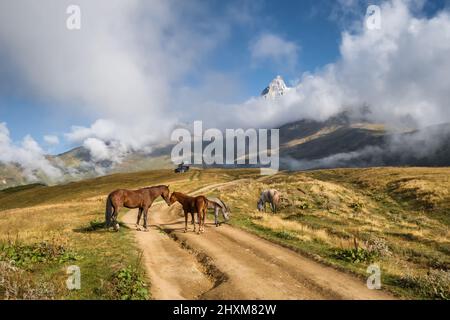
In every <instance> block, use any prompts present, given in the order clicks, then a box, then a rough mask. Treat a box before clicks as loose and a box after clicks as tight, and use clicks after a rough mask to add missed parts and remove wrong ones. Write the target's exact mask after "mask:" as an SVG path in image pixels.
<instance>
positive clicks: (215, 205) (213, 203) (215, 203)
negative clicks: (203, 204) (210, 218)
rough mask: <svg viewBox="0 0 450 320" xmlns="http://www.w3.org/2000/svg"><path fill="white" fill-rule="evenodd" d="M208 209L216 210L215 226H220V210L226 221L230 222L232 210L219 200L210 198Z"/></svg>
mask: <svg viewBox="0 0 450 320" xmlns="http://www.w3.org/2000/svg"><path fill="white" fill-rule="evenodd" d="M208 209H214V224H215V225H216V227H218V226H219V225H220V223H219V210H220V211H221V212H222V216H223V218H224V219H225V221H228V220H230V214H231V211H230V208H228V206H227V205H226V204H225V202H223V201H222V200H220V199H219V198H208Z"/></svg>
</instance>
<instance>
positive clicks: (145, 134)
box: [0, 0, 227, 150]
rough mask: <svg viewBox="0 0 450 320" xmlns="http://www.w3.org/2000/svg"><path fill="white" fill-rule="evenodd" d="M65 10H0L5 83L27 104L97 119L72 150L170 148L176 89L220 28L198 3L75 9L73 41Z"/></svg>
mask: <svg viewBox="0 0 450 320" xmlns="http://www.w3.org/2000/svg"><path fill="white" fill-rule="evenodd" d="M70 4H72V1H69V0H62V1H55V0H43V1H32V0H31V1H13V2H4V1H2V2H0V47H1V48H2V59H1V60H0V69H2V70H6V71H8V72H7V74H8V75H14V77H8V79H6V80H5V79H3V81H6V82H7V83H8V84H9V85H10V86H12V87H18V88H22V89H21V90H23V91H24V92H25V93H26V94H27V95H28V96H29V97H30V98H31V99H40V98H42V99H45V101H52V102H53V103H51V105H55V106H58V108H63V109H66V110H67V111H68V113H69V114H72V113H73V114H77V115H82V116H87V117H89V118H90V119H97V120H96V121H94V122H93V124H92V125H91V126H88V127H80V126H78V127H73V129H72V131H71V132H70V133H69V136H70V137H71V138H73V140H77V139H76V138H75V137H80V136H83V139H84V140H86V139H88V138H96V139H100V140H103V142H105V143H107V142H112V141H115V142H116V143H117V144H120V145H121V146H123V147H125V148H128V149H129V150H132V149H136V148H146V147H147V146H148V145H150V144H152V143H155V142H159V141H160V140H161V139H166V138H168V137H169V129H170V128H171V126H172V125H174V124H175V123H176V122H177V121H178V117H177V113H176V112H173V111H172V110H171V106H172V105H173V97H172V96H173V95H174V92H176V91H177V86H178V85H179V82H180V79H182V78H183V77H184V76H185V75H186V74H187V73H188V72H191V71H193V70H197V68H195V67H197V66H199V65H200V64H201V63H202V59H203V58H204V57H205V55H207V54H208V53H209V52H210V50H211V49H212V48H214V47H215V46H216V44H217V43H219V42H220V41H221V40H222V39H223V38H224V37H226V36H227V28H226V26H224V25H223V24H222V23H219V22H217V21H215V20H214V19H212V18H211V17H209V16H208V14H207V12H204V11H202V9H201V8H198V4H197V3H191V2H185V1H166V0H153V1H143V0H130V1H122V0H111V1H109V0H108V1H103V0H98V1H91V0H80V1H77V5H79V7H80V9H81V30H75V31H70V30H68V29H67V28H66V19H67V17H68V15H67V14H66V8H67V6H68V5H70ZM199 69H200V68H199ZM0 80H2V79H0ZM14 83H15V84H16V85H15V86H14V85H13V84H14ZM84 140H81V141H79V142H80V143H81V144H83V142H84ZM107 145H108V146H109V145H111V143H107Z"/></svg>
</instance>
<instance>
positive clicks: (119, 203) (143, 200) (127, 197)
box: [105, 185, 170, 231]
mask: <svg viewBox="0 0 450 320" xmlns="http://www.w3.org/2000/svg"><path fill="white" fill-rule="evenodd" d="M169 195H170V191H169V186H164V185H161V186H154V187H146V188H142V189H138V190H127V189H118V190H115V191H113V192H111V193H110V194H109V195H108V198H107V199H106V211H105V220H106V227H110V226H111V225H113V226H114V229H115V230H116V231H117V230H118V226H119V224H118V223H117V217H118V215H119V210H120V208H121V207H125V208H129V209H135V208H139V213H138V216H137V222H136V228H137V229H138V230H139V221H140V220H141V216H142V213H144V229H145V231H147V212H148V209H149V208H150V207H151V205H152V204H153V201H155V199H156V198H158V197H159V196H161V197H162V198H163V199H164V201H166V203H167V205H170V203H169Z"/></svg>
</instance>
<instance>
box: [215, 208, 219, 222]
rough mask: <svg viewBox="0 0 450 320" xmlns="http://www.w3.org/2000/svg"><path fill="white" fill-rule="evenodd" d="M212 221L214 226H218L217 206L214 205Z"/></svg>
mask: <svg viewBox="0 0 450 320" xmlns="http://www.w3.org/2000/svg"><path fill="white" fill-rule="evenodd" d="M214 223H215V225H216V227H218V226H219V208H218V207H217V206H214Z"/></svg>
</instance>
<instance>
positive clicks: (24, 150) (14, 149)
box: [0, 122, 62, 181]
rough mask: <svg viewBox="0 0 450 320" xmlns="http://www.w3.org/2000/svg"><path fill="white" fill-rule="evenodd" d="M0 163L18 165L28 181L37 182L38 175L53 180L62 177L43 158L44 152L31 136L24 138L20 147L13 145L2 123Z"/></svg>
mask: <svg viewBox="0 0 450 320" xmlns="http://www.w3.org/2000/svg"><path fill="white" fill-rule="evenodd" d="M0 162H2V163H10V164H19V165H20V166H21V167H22V169H23V173H24V176H25V177H26V178H27V179H28V180H29V181H34V180H37V179H38V175H39V174H40V173H44V174H45V175H46V176H47V177H48V178H50V179H54V180H57V179H59V178H61V177H62V172H61V170H60V169H58V168H56V167H54V166H53V165H52V164H51V163H50V162H49V161H48V160H47V159H46V158H45V155H44V151H43V150H42V149H41V147H40V146H39V144H38V143H37V142H36V141H35V140H34V139H33V138H32V137H31V136H29V135H27V136H25V138H24V139H23V140H22V142H21V144H20V145H16V144H14V143H13V142H12V140H11V138H10V135H9V130H8V127H7V126H6V123H4V122H3V123H0Z"/></svg>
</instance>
